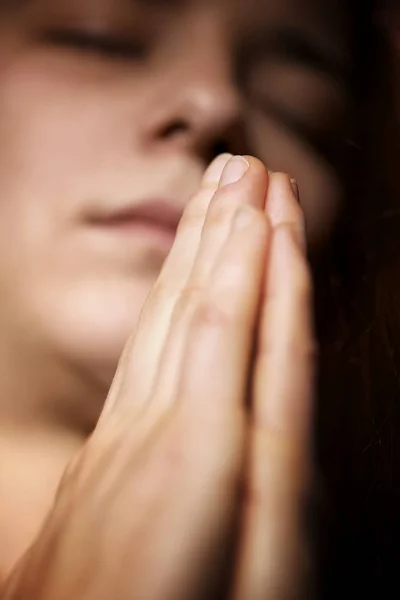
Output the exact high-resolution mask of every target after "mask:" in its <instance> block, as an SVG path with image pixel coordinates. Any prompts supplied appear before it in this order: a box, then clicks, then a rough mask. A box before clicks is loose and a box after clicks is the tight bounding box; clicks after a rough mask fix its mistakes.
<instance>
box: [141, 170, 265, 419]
mask: <svg viewBox="0 0 400 600" xmlns="http://www.w3.org/2000/svg"><path fill="white" fill-rule="evenodd" d="M242 160H243V159H242ZM230 163H231V164H230V165H229V163H228V165H227V166H226V168H225V171H224V173H223V175H222V178H221V185H220V188H219V190H218V192H217V193H216V194H215V196H214V198H213V200H212V202H211V204H210V207H209V210H208V213H207V217H206V221H205V225H204V228H203V232H202V239H201V243H200V247H199V251H198V255H197V257H196V260H195V263H194V266H193V269H192V273H191V275H190V277H189V280H188V283H187V285H186V286H185V288H184V289H183V291H182V294H181V297H180V298H179V300H178V302H177V304H176V307H175V310H174V313H173V315H172V322H171V329H170V334H169V336H168V338H167V341H166V345H165V349H164V352H163V360H162V365H161V369H160V372H159V375H158V378H157V385H156V388H155V393H154V401H153V402H154V404H155V405H156V406H157V410H165V408H166V407H168V406H169V405H170V403H171V402H173V401H174V399H175V398H176V390H177V385H178V381H179V376H180V373H181V372H182V365H183V363H184V361H185V355H186V352H187V348H186V344H187V339H188V335H191V336H193V335H194V334H193V333H191V334H189V327H190V323H191V320H192V318H193V314H194V313H195V311H196V310H197V307H198V305H199V304H201V303H202V302H203V298H204V296H206V297H208V295H209V293H211V292H209V290H208V286H209V285H211V282H210V277H211V274H212V273H213V272H214V270H215V265H216V262H217V260H218V256H219V255H220V253H221V252H222V248H225V243H227V240H230V236H231V229H232V221H233V219H234V215H235V213H236V211H237V210H238V209H239V208H240V207H241V206H242V207H246V206H247V207H249V208H250V207H253V208H256V210H257V209H258V210H259V211H261V209H264V207H265V197H266V191H267V183H268V176H267V173H266V170H265V168H264V166H263V165H262V163H260V162H259V161H258V160H256V159H251V158H248V159H246V165H243V164H240V161H239V164H238V163H236V165H234V164H233V163H235V160H234V159H231V161H230ZM232 166H238V167H239V168H242V170H241V171H240V172H241V174H242V178H241V179H240V180H238V181H236V182H235V183H232V181H234V180H235V178H236V179H237V175H236V176H235V175H234V174H232V171H230V172H229V168H230V167H232ZM243 167H245V168H243ZM261 212H263V210H262V211H261ZM243 243H244V242H243ZM246 243H247V242H246ZM252 247H253V246H252V245H251V244H250V246H248V248H249V251H250V250H251V248H252ZM236 250H237V252H238V255H239V254H240V253H239V251H238V249H236ZM241 252H242V258H241V259H240V258H239V256H238V257H237V260H238V267H237V268H238V269H239V265H243V262H245V261H246V256H247V254H246V252H247V248H244V247H242V248H241ZM221 260H222V259H221ZM264 260H265V257H264ZM224 264H225V263H224ZM246 264H247V268H248V273H247V277H248V281H247V284H246V281H245V279H244V281H243V284H244V286H245V289H244V290H242V293H239V294H238V296H237V297H236V298H233V297H231V298H228V297H225V302H226V310H229V306H230V304H234V303H235V301H237V299H242V300H243V293H244V294H250V295H252V294H255V293H261V287H260V284H259V283H257V284H256V283H255V281H258V280H257V272H258V271H257V268H258V267H259V263H255V264H254V265H252V263H251V261H250V262H247V263H246ZM242 276H243V277H244V278H245V274H244V273H242ZM221 277H222V275H221ZM228 281H229V280H228V279H227V282H228ZM214 285H215V284H214ZM221 285H224V282H221ZM257 285H258V286H259V288H257ZM254 286H255V287H254ZM256 288H257V289H256ZM232 295H233V292H232ZM252 297H253V296H252ZM243 301H244V300H243ZM210 304H211V302H210ZM243 308H244V306H243ZM238 316H239V315H238ZM195 342H196V344H197V340H196V339H195ZM203 375H204V374H203ZM206 377H208V376H206Z"/></svg>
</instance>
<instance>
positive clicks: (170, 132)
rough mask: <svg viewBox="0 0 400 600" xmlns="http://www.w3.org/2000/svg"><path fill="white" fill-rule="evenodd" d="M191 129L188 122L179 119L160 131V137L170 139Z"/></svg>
mask: <svg viewBox="0 0 400 600" xmlns="http://www.w3.org/2000/svg"><path fill="white" fill-rule="evenodd" d="M188 129H189V125H188V123H186V121H185V120H184V119H179V120H176V121H174V122H173V123H169V124H168V125H167V126H166V127H164V129H162V130H161V131H160V137H162V138H164V139H170V138H173V137H177V136H179V135H182V134H183V133H186V132H187V131H188Z"/></svg>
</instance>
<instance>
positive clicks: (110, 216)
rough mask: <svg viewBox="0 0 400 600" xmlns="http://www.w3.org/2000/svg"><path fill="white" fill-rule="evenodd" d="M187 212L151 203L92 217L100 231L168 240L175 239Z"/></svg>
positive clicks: (165, 203) (163, 202) (160, 202)
mask: <svg viewBox="0 0 400 600" xmlns="http://www.w3.org/2000/svg"><path fill="white" fill-rule="evenodd" d="M182 212H183V210H182V209H181V208H178V207H177V206H176V204H174V203H172V202H170V201H167V200H151V201H145V202H141V203H138V204H134V205H126V206H122V207H118V208H114V209H112V210H109V211H104V212H101V213H100V212H99V213H96V214H91V215H89V216H88V219H87V220H88V223H89V224H90V225H91V226H93V227H96V228H101V229H103V230H109V231H114V232H120V233H121V232H130V233H132V234H133V233H136V234H141V233H144V234H147V235H149V234H150V235H152V236H153V237H154V235H155V236H157V237H158V238H160V237H161V238H162V239H164V241H165V240H166V241H168V242H169V243H170V242H171V240H173V239H174V238H175V235H176V230H177V228H178V225H179V222H180V220H181V217H182Z"/></svg>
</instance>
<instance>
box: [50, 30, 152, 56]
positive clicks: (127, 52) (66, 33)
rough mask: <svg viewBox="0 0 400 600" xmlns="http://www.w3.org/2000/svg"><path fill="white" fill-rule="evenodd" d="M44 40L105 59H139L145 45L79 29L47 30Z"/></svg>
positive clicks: (144, 51) (143, 54)
mask: <svg viewBox="0 0 400 600" xmlns="http://www.w3.org/2000/svg"><path fill="white" fill-rule="evenodd" d="M45 41H47V42H48V43H51V44H53V45H55V46H60V47H64V48H70V49H72V50H76V51H78V52H84V53H87V54H97V55H99V56H102V57H105V58H107V59H115V60H121V59H122V60H139V59H141V58H144V56H145V54H146V45H145V44H144V43H143V42H139V41H134V40H131V39H129V40H127V39H122V38H120V37H117V36H112V35H108V34H103V33H95V32H92V31H85V30H80V29H65V30H55V31H52V32H49V33H47V34H46V35H45Z"/></svg>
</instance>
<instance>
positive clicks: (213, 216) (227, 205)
mask: <svg viewBox="0 0 400 600" xmlns="http://www.w3.org/2000/svg"><path fill="white" fill-rule="evenodd" d="M228 192H230V190H228ZM236 206H237V203H234V202H232V198H231V197H230V194H229V196H228V194H227V191H226V190H225V189H222V190H219V191H218V192H217V194H216V196H215V199H214V201H213V202H212V204H211V205H210V209H209V212H208V215H207V220H206V225H207V227H208V228H211V229H213V228H219V227H221V225H222V226H223V225H225V224H226V223H227V222H229V221H230V220H231V218H232V216H233V214H234V211H235V208H236Z"/></svg>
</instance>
